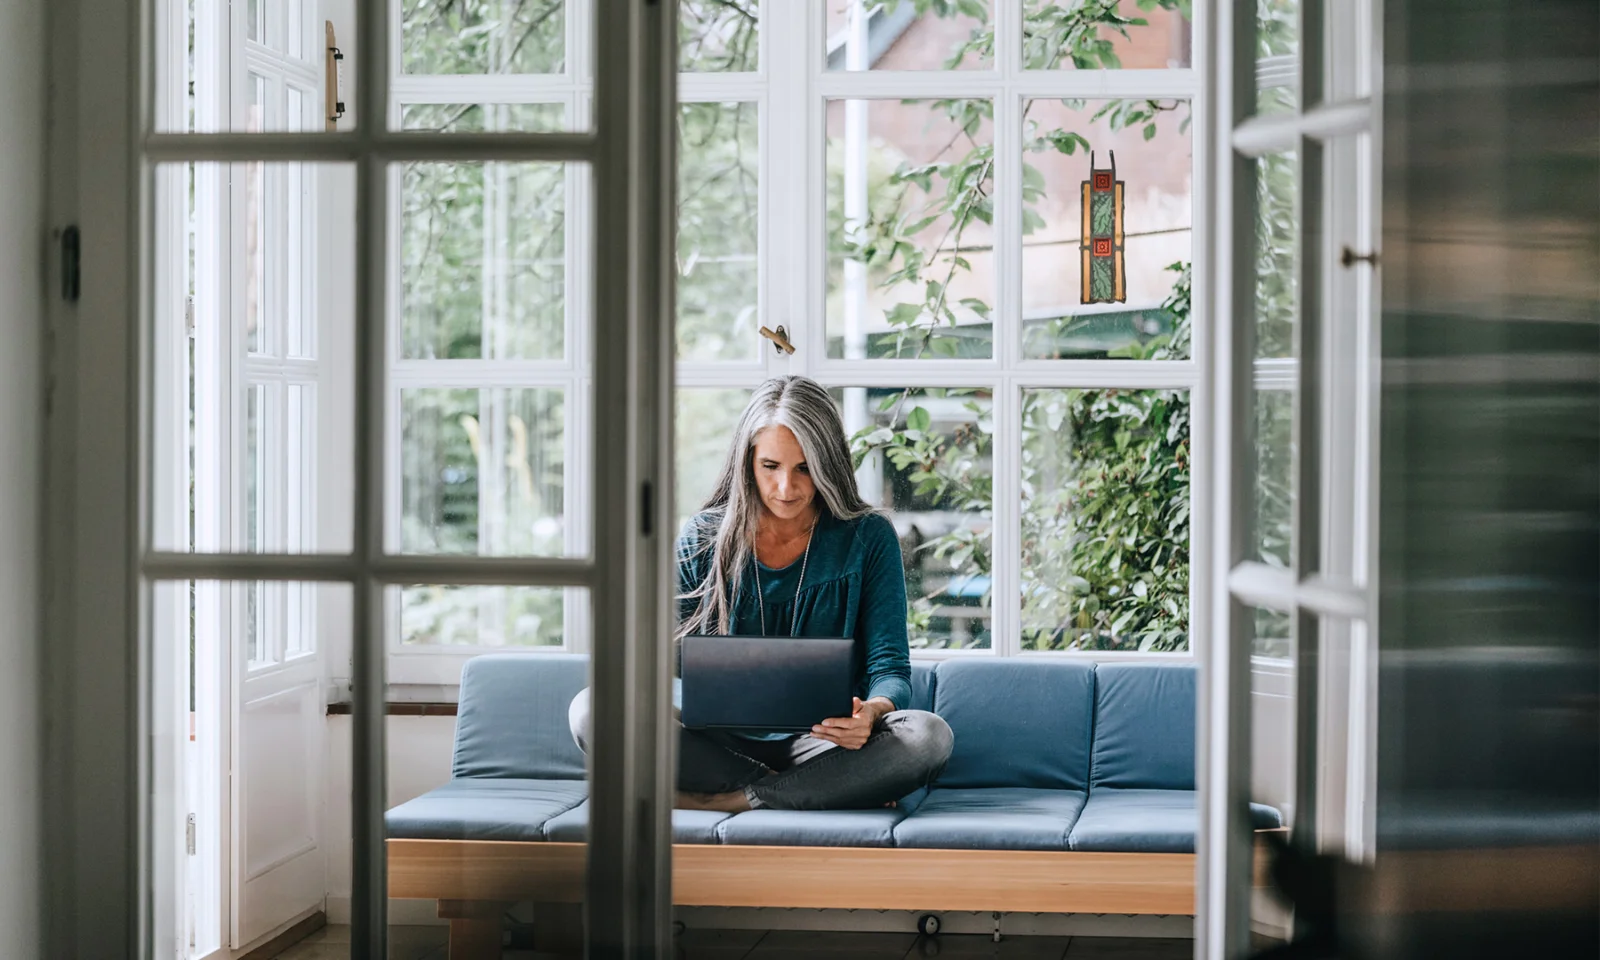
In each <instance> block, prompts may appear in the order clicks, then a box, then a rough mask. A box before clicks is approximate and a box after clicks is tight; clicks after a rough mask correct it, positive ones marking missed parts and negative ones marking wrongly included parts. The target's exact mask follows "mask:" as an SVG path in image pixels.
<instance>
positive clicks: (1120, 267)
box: [1079, 151, 1128, 303]
mask: <svg viewBox="0 0 1600 960" xmlns="http://www.w3.org/2000/svg"><path fill="white" fill-rule="evenodd" d="M1080 236H1081V237H1082V238H1083V239H1082V241H1081V243H1080V244H1079V246H1080V249H1081V250H1082V254H1083V302H1084V303H1122V302H1124V301H1125V300H1127V299H1128V285H1127V277H1126V276H1125V264H1124V253H1123V247H1122V238H1123V230H1122V181H1121V180H1118V179H1117V154H1116V151H1112V152H1111V166H1109V167H1105V168H1100V167H1096V166H1095V165H1094V153H1093V152H1092V151H1091V152H1090V153H1089V179H1087V180H1085V181H1083V231H1082V233H1081V234H1080Z"/></svg>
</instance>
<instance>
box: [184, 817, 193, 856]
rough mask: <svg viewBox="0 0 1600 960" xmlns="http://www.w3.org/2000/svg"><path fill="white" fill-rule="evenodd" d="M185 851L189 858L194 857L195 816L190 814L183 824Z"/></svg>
mask: <svg viewBox="0 0 1600 960" xmlns="http://www.w3.org/2000/svg"><path fill="white" fill-rule="evenodd" d="M183 849H184V850H185V851H187V852H188V854H189V856H191V857H192V856H194V814H192V813H191V814H189V817H188V819H187V820H185V821H184V823H183Z"/></svg>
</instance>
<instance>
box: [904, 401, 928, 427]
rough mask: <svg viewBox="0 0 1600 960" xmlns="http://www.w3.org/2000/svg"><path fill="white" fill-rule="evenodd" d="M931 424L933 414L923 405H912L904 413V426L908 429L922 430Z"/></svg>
mask: <svg viewBox="0 0 1600 960" xmlns="http://www.w3.org/2000/svg"><path fill="white" fill-rule="evenodd" d="M932 425H933V416H932V415H931V414H929V413H928V411H927V409H926V408H924V407H912V408H911V412H910V413H908V414H906V428H907V429H909V430H918V431H924V430H927V429H928V427H930V426H932Z"/></svg>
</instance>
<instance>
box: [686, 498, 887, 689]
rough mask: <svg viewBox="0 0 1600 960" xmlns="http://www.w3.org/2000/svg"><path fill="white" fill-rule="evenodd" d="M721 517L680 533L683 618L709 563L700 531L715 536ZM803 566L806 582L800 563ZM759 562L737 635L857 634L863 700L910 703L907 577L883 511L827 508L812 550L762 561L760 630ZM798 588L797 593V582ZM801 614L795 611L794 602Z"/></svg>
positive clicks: (744, 590) (694, 521) (736, 622)
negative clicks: (839, 512)
mask: <svg viewBox="0 0 1600 960" xmlns="http://www.w3.org/2000/svg"><path fill="white" fill-rule="evenodd" d="M715 531H716V518H715V517H714V516H712V515H711V514H708V513H702V514H699V515H698V516H695V517H693V518H691V519H690V520H689V522H688V523H686V524H684V527H683V531H682V533H680V534H679V536H678V595H679V600H678V618H679V620H680V622H681V621H682V620H684V619H687V618H688V617H690V616H691V615H693V613H694V610H695V605H696V603H697V602H698V598H695V599H683V595H684V594H686V593H689V592H690V591H693V590H694V589H695V588H696V587H698V586H700V582H701V581H702V580H704V579H705V576H706V572H707V571H708V570H709V569H710V565H711V550H710V549H709V545H707V549H704V550H702V549H701V547H702V543H701V539H700V537H701V534H704V536H705V537H706V538H707V539H708V540H709V539H710V538H711V537H713V536H714V535H715ZM802 564H804V566H805V583H804V584H803V585H802V584H801V583H800V568H801V566H802ZM754 572H755V571H754V569H753V567H752V568H750V569H746V570H745V571H744V572H743V575H742V576H741V578H740V580H739V583H738V585H737V587H736V588H735V591H734V593H735V600H734V607H733V635H734V636H743V637H759V636H762V635H763V634H766V635H767V636H773V637H786V636H790V635H791V634H790V629H789V628H790V625H791V623H793V624H794V633H793V635H794V636H801V637H851V638H853V639H854V640H855V643H856V646H855V687H856V695H857V696H859V697H860V698H861V699H862V700H871V699H872V698H873V697H885V698H887V699H888V700H889V701H890V702H891V703H893V704H894V706H895V709H897V710H903V709H905V708H906V707H908V706H909V705H910V704H911V653H910V647H909V645H908V643H907V639H906V576H905V566H904V565H903V563H902V562H901V559H900V541H899V539H898V538H897V537H896V536H895V532H894V525H893V524H891V523H890V522H889V519H888V518H887V517H885V516H883V515H882V514H877V513H869V514H867V515H866V516H864V517H859V518H857V519H855V520H838V519H835V518H834V517H833V515H832V514H830V513H828V511H827V510H823V513H822V516H821V518H819V519H818V520H817V528H816V530H815V531H814V532H813V533H812V535H811V556H810V559H809V560H806V559H805V558H801V559H798V560H795V562H794V563H791V564H789V565H788V566H787V567H783V568H781V569H774V568H772V567H768V566H766V565H765V564H763V565H762V566H761V578H760V579H761V595H762V597H763V598H764V600H765V602H766V613H767V623H766V629H765V630H763V629H762V624H761V606H760V604H759V603H758V602H757V600H756V594H755V585H754V583H753V578H754ZM797 587H798V588H799V592H798V594H797V593H796V588H797ZM797 604H798V606H799V611H800V613H799V617H798V618H795V607H796V605H797Z"/></svg>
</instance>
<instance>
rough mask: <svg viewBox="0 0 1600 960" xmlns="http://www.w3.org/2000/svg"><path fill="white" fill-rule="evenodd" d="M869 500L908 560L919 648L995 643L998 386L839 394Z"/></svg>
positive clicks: (913, 632)
mask: <svg viewBox="0 0 1600 960" xmlns="http://www.w3.org/2000/svg"><path fill="white" fill-rule="evenodd" d="M834 396H835V398H836V399H838V400H839V401H840V405H841V407H842V409H843V410H844V416H845V429H846V431H847V432H849V433H851V435H852V436H851V450H852V452H853V453H854V454H855V457H856V461H857V463H858V467H857V470H856V479H857V482H858V483H859V484H860V487H861V493H862V496H863V497H865V498H866V500H867V501H868V502H869V503H872V504H874V505H876V506H881V507H883V508H885V509H887V510H889V511H890V514H889V515H890V518H891V519H892V520H893V521H894V525H895V530H896V532H898V533H899V535H900V549H901V551H902V553H903V555H904V558H905V564H906V595H907V598H908V600H909V601H910V604H911V610H910V613H909V615H908V622H907V626H908V629H909V632H910V637H911V646H912V647H913V648H914V649H916V648H988V647H991V646H992V645H993V643H992V638H991V634H990V608H991V596H990V594H991V590H992V584H991V580H990V577H991V573H990V571H991V570H992V564H991V562H990V561H991V553H990V551H991V545H992V543H993V540H992V533H991V531H992V528H993V522H994V521H993V518H994V459H993V457H994V454H993V443H994V420H993V414H992V404H993V396H992V395H991V393H990V392H989V391H988V390H976V389H942V388H935V387H905V388H901V387H892V388H880V387H851V388H845V389H839V390H835V391H834Z"/></svg>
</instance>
